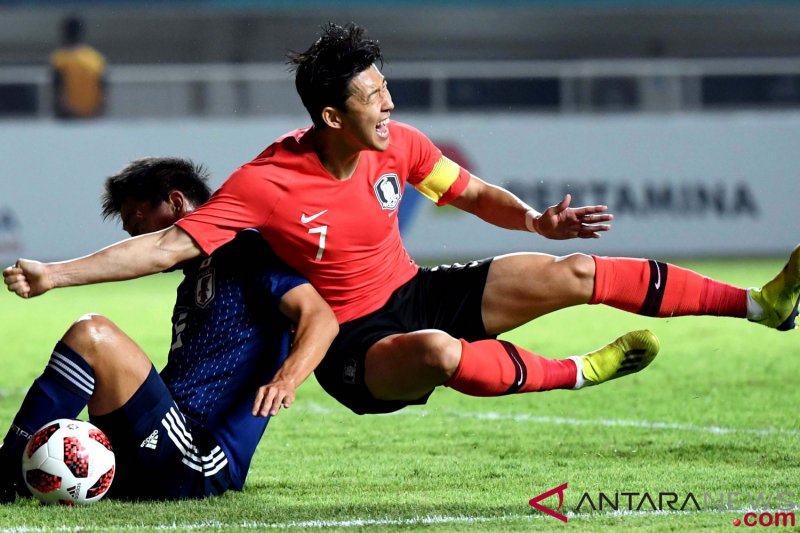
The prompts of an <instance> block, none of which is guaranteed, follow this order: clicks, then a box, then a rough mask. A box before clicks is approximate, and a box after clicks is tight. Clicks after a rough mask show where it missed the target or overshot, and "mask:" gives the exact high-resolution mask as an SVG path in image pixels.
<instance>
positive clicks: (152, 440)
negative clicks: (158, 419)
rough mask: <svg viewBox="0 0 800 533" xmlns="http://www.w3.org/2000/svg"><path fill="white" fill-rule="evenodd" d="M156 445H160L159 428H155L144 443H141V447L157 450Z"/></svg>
mask: <svg viewBox="0 0 800 533" xmlns="http://www.w3.org/2000/svg"><path fill="white" fill-rule="evenodd" d="M156 446H158V430H157V429H154V430H153V432H152V433H150V436H149V437H147V438H146V439H144V440H143V441H142V444H141V445H139V447H140V448H150V449H151V450H155V449H156Z"/></svg>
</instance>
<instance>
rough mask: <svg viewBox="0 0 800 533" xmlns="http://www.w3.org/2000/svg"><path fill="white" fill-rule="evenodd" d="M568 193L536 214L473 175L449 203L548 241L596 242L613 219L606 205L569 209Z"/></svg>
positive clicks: (533, 210)
mask: <svg viewBox="0 0 800 533" xmlns="http://www.w3.org/2000/svg"><path fill="white" fill-rule="evenodd" d="M571 202H572V197H571V196H570V195H569V194H568V195H566V196H564V198H563V199H562V200H561V202H559V203H558V204H556V205H554V206H550V207H548V208H547V209H546V210H545V211H544V212H542V213H539V212H538V211H536V210H535V209H533V208H532V207H531V206H529V205H527V204H526V203H525V202H523V201H522V200H520V199H519V198H517V197H516V196H515V195H513V194H511V193H510V192H509V191H507V190H505V189H503V188H502V187H498V186H496V185H491V184H489V183H486V182H485V181H483V180H481V179H480V178H478V177H476V176H472V177H471V178H470V182H469V185H467V188H466V189H464V192H462V193H461V195H460V196H459V197H458V198H456V199H454V200H453V201H452V202H451V204H452V205H454V206H455V207H458V208H459V209H462V210H464V211H467V212H469V213H472V214H473V215H475V216H477V217H480V218H481V219H483V220H485V221H486V222H489V223H490V224H494V225H495V226H499V227H501V228H506V229H514V230H522V231H531V232H534V233H538V234H540V235H542V236H543V237H547V238H548V239H557V240H562V239H574V238H581V239H597V238H599V237H600V235H601V233H602V232H604V231H608V230H609V229H611V226H610V225H609V224H608V222H610V221H611V220H612V219H613V218H614V217H613V215H611V214H609V213H607V212H606V211H607V210H608V207H607V206H604V205H591V206H583V207H570V203H571Z"/></svg>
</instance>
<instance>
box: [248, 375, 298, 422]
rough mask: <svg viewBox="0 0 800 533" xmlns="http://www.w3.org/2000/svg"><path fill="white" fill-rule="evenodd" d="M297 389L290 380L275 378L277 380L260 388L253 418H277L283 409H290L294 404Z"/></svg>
mask: <svg viewBox="0 0 800 533" xmlns="http://www.w3.org/2000/svg"><path fill="white" fill-rule="evenodd" d="M296 389H297V387H296V386H295V384H294V383H293V382H291V381H290V380H287V379H283V378H280V377H278V376H275V379H273V380H272V381H270V382H269V383H267V384H266V385H262V386H261V387H259V388H258V392H256V401H255V402H254V403H253V416H275V415H277V414H278V411H279V410H280V408H281V407H283V408H284V409H288V408H289V407H291V405H292V403H293V402H294V397H295V391H296Z"/></svg>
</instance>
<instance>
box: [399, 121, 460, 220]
mask: <svg viewBox="0 0 800 533" xmlns="http://www.w3.org/2000/svg"><path fill="white" fill-rule="evenodd" d="M403 126H404V130H405V131H404V133H405V139H404V140H406V142H407V146H408V150H409V155H410V169H409V176H408V182H409V183H410V184H411V185H413V186H414V187H415V188H416V189H417V190H418V191H419V192H421V193H422V194H423V195H425V196H427V197H428V198H430V199H431V200H433V201H434V202H436V205H440V206H441V205H446V204H448V203H450V202H451V201H453V200H454V199H455V198H458V197H459V196H460V195H461V193H462V192H464V189H466V188H467V185H468V184H469V180H470V173H469V172H468V171H467V170H466V169H464V168H462V167H460V166H459V165H458V164H456V163H454V162H453V161H451V160H450V159H448V158H446V157H445V156H443V155H442V151H441V150H439V148H437V147H436V145H435V144H433V142H431V140H430V139H428V138H427V137H426V136H425V135H424V134H423V133H422V132H420V131H419V130H417V129H415V128H413V127H411V126H408V125H405V124H404V125H403Z"/></svg>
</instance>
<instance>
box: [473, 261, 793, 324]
mask: <svg viewBox="0 0 800 533" xmlns="http://www.w3.org/2000/svg"><path fill="white" fill-rule="evenodd" d="M798 301H800V246H799V247H798V248H796V249H795V250H794V251H793V252H792V254H791V256H790V258H789V261H788V263H787V265H786V267H785V268H784V269H783V270H782V271H781V273H779V274H778V276H776V277H775V279H773V280H772V281H770V282H769V283H768V284H766V285H765V286H764V288H763V289H751V290H749V291H748V290H747V289H743V288H739V287H734V286H732V285H729V284H727V283H723V282H720V281H717V280H714V279H711V278H708V277H706V276H703V275H701V274H698V273H697V272H693V271H691V270H688V269H685V268H682V267H679V266H677V265H673V264H669V263H662V262H660V261H654V260H647V259H636V258H627V257H599V256H589V255H584V254H573V255H569V256H565V257H554V256H549V255H543V254H527V253H526V254H513V255H506V256H500V257H497V258H495V260H494V261H493V262H492V265H491V267H490V268H489V274H488V277H487V280H486V287H485V290H484V294H483V301H482V312H483V319H484V324H485V326H486V330H487V331H488V332H489V333H492V334H500V333H503V332H505V331H508V330H510V329H512V328H514V327H517V326H520V325H522V324H524V323H526V322H528V321H530V320H532V319H535V318H537V317H540V316H542V315H545V314H547V313H550V312H552V311H556V310H558V309H562V308H565V307H569V306H573V305H578V304H583V303H589V304H605V305H608V306H611V307H615V308H617V309H622V310H624V311H629V312H632V313H637V314H640V315H645V316H653V317H674V316H685V315H709V316H728V317H737V318H748V319H750V320H751V321H754V322H759V323H761V324H764V325H767V326H769V327H773V328H776V329H782V330H787V329H794V328H795V317H796V316H797V306H798Z"/></svg>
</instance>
